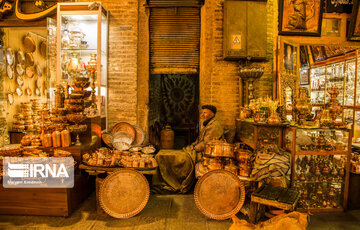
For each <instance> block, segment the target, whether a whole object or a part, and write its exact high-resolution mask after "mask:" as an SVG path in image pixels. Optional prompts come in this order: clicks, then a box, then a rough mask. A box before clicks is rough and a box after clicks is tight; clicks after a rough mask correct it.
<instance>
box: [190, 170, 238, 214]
mask: <svg viewBox="0 0 360 230" xmlns="http://www.w3.org/2000/svg"><path fill="white" fill-rule="evenodd" d="M194 199H195V204H196V206H197V207H198V208H199V210H200V211H201V212H202V213H203V214H204V215H205V216H207V217H209V218H211V219H215V220H225V219H228V218H231V217H232V216H235V215H236V213H238V212H239V210H240V209H241V207H242V206H243V204H244V201H245V187H244V184H243V182H241V180H240V179H239V178H238V177H237V176H236V175H235V174H233V173H231V172H228V171H226V170H223V169H220V170H214V171H210V172H208V173H206V174H205V175H203V176H202V177H201V178H200V179H199V180H198V182H197V183H196V186H195V191H194Z"/></svg>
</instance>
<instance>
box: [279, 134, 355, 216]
mask: <svg viewBox="0 0 360 230" xmlns="http://www.w3.org/2000/svg"><path fill="white" fill-rule="evenodd" d="M284 139H285V148H286V149H287V150H289V151H291V186H292V187H294V188H297V189H298V190H299V191H300V192H301V197H300V200H299V202H298V209H302V210H311V211H323V212H331V211H342V210H345V209H346V205H347V199H348V188H349V170H350V152H351V133H350V130H349V129H319V128H298V127H289V128H286V130H285V138H284Z"/></svg>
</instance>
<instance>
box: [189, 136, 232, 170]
mask: <svg viewBox="0 0 360 230" xmlns="http://www.w3.org/2000/svg"><path fill="white" fill-rule="evenodd" d="M234 158H235V155H234V146H233V144H230V143H227V142H225V141H221V140H212V141H209V142H207V143H206V145H205V151H204V157H203V158H202V159H201V161H200V162H199V164H197V166H196V168H195V173H196V177H201V176H202V175H204V174H205V173H207V172H209V171H212V170H216V169H225V170H227V171H229V172H232V173H234V174H235V175H237V174H238V168H237V166H236V164H235V160H234Z"/></svg>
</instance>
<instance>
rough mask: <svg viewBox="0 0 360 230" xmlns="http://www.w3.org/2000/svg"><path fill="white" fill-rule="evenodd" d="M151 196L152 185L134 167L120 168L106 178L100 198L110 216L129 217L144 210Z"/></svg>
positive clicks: (101, 188)
mask: <svg viewBox="0 0 360 230" xmlns="http://www.w3.org/2000/svg"><path fill="white" fill-rule="evenodd" d="M149 196H150V187H149V183H148V181H147V180H146V178H145V176H144V175H142V174H141V173H139V172H137V171H135V170H132V169H119V170H116V171H114V172H113V173H111V174H110V175H109V176H107V177H106V178H105V180H104V182H103V183H102V185H101V187H100V193H99V200H100V205H101V208H102V209H104V211H105V212H106V213H107V214H109V215H110V216H112V217H115V218H129V217H132V216H135V215H136V214H138V213H139V212H141V210H143V208H144V207H145V205H146V204H147V202H148V200H149Z"/></svg>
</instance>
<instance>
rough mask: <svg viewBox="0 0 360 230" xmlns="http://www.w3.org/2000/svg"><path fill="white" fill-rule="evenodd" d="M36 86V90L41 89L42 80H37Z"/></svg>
mask: <svg viewBox="0 0 360 230" xmlns="http://www.w3.org/2000/svg"><path fill="white" fill-rule="evenodd" d="M35 86H36V88H41V80H40V78H38V79H36V82H35Z"/></svg>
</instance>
